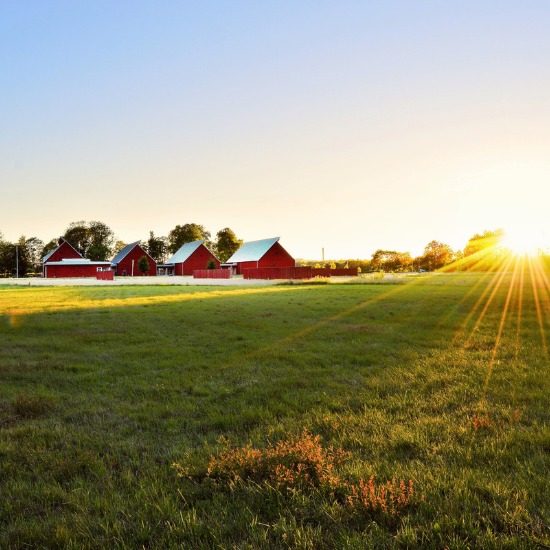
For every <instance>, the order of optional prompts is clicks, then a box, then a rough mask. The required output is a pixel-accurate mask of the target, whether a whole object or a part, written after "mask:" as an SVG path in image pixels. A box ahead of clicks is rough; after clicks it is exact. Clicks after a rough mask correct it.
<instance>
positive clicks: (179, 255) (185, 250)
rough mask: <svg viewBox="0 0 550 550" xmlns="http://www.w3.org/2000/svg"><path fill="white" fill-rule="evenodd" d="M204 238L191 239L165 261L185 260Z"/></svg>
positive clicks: (177, 261) (181, 261) (168, 262)
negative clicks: (200, 239) (198, 239)
mask: <svg viewBox="0 0 550 550" xmlns="http://www.w3.org/2000/svg"><path fill="white" fill-rule="evenodd" d="M205 241H206V239H202V241H193V242H190V243H185V244H184V245H183V246H182V247H181V248H180V249H179V250H178V251H177V252H176V253H175V254H174V255H173V256H172V257H171V258H170V259H169V260H168V261H167V262H166V263H167V264H182V263H183V262H185V261H186V260H187V259H188V258H189V256H191V254H193V252H195V250H197V249H198V248H199V247H200V245H201V244H204V243H205Z"/></svg>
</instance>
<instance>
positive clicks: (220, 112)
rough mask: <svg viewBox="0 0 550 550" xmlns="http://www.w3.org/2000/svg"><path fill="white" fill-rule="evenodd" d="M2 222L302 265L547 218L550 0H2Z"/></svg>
mask: <svg viewBox="0 0 550 550" xmlns="http://www.w3.org/2000/svg"><path fill="white" fill-rule="evenodd" d="M0 13H1V17H0V47H1V48H0V49H1V52H2V53H0V63H1V66H2V69H3V70H2V72H3V74H4V77H5V82H6V83H7V84H4V86H3V99H2V103H1V105H2V107H1V109H2V120H3V132H2V133H1V134H0V186H1V191H2V207H3V208H2V217H1V219H0V231H2V233H3V234H4V236H5V238H6V239H8V240H11V241H15V240H16V239H18V238H19V237H20V236H21V235H23V234H24V235H25V236H26V237H27V238H29V237H38V238H40V239H42V240H43V241H44V242H45V243H46V242H48V241H49V240H50V239H52V238H57V237H58V236H60V235H61V234H62V233H63V231H64V230H65V228H66V227H67V225H68V224H69V223H70V222H74V221H78V220H87V221H90V220H100V221H103V222H105V223H106V224H107V225H109V226H110V227H111V228H112V229H113V231H114V232H115V234H116V236H117V237H118V238H119V239H121V240H123V241H124V242H133V241H135V240H137V239H141V240H142V241H145V240H147V238H148V235H149V231H154V233H155V234H156V235H157V236H165V235H167V234H168V232H169V231H170V229H172V228H173V227H174V226H175V225H177V224H185V223H198V224H202V225H204V226H205V227H206V228H207V229H208V230H209V231H210V232H211V233H212V236H213V237H214V236H215V233H216V232H217V231H219V230H220V229H222V228H224V227H230V228H231V229H232V230H233V231H235V233H236V235H237V237H238V238H240V239H243V240H244V241H245V242H246V241H253V240H258V239H263V238H268V237H270V236H275V235H276V236H281V242H282V245H283V246H284V247H285V249H287V250H288V251H289V252H290V253H291V254H292V255H293V256H295V257H299V258H304V259H317V258H320V257H321V249H322V248H324V249H325V258H326V259H334V260H336V259H345V258H349V259H352V258H360V259H368V258H370V257H371V256H372V254H373V253H374V252H375V250H377V249H386V250H398V251H400V252H410V254H411V256H413V257H415V256H418V255H420V254H421V252H422V250H423V249H424V247H425V246H426V244H428V242H430V241H431V240H434V239H435V240H438V241H441V242H444V243H446V244H448V245H449V246H451V248H453V250H457V249H462V248H463V247H464V246H465V245H466V243H467V242H468V239H469V238H470V237H471V236H472V235H473V234H474V233H480V232H483V231H484V230H494V229H496V228H504V229H505V230H506V231H508V232H510V233H512V234H513V233H522V234H524V235H529V234H532V235H538V236H540V235H542V234H543V233H544V234H547V233H548V222H547V221H546V218H545V209H546V204H547V203H548V201H549V200H550V185H549V181H550V162H549V161H548V159H547V157H548V154H547V152H548V149H549V145H550V126H549V125H548V115H549V114H550V94H548V93H547V92H548V88H549V77H548V76H547V71H546V59H547V58H548V54H549V53H550V37H549V36H548V33H547V28H548V23H550V6H549V5H548V4H547V3H544V2H536V1H531V2H527V3H522V4H521V5H517V4H515V3H511V2H504V3H499V4H498V5H488V4H487V5H479V3H474V2H473V1H467V2H463V3H461V4H460V6H456V5H455V6H452V5H439V4H438V3H436V2H424V3H422V4H421V5H414V6H412V5H409V4H408V3H407V2H404V1H396V2H393V3H391V4H384V5H368V6H365V5H363V4H361V3H356V2H350V3H346V4H345V5H343V4H341V3H339V4H329V3H324V4H319V3H313V2H304V3H302V4H300V5H293V4H290V3H278V4H262V5H261V6H260V5H250V4H246V3H243V2H235V3H232V4H231V5H230V6H229V5H226V4H224V3H221V2H216V3H214V4H209V5H208V6H206V5H191V4H184V5H177V6H174V5H171V4H168V3H160V4H155V5H154V6H153V5H151V4H148V3H145V2H137V3H135V4H133V5H132V10H128V9H127V6H126V4H124V3H122V2H114V3H113V2H109V3H108V2H97V3H94V4H93V5H85V4H79V5H68V4H65V3H63V2H51V3H48V4H47V5H39V4H38V5H30V4H13V3H7V2H2V3H0Z"/></svg>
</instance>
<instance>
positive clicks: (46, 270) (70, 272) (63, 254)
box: [42, 237, 111, 279]
mask: <svg viewBox="0 0 550 550" xmlns="http://www.w3.org/2000/svg"><path fill="white" fill-rule="evenodd" d="M110 268H111V262H96V261H92V260H87V259H86V258H84V257H83V256H82V254H80V252H78V251H76V250H75V249H74V248H73V247H72V246H71V245H70V244H69V243H68V242H67V241H66V240H65V239H63V237H62V238H60V239H59V246H58V247H57V248H56V249H55V250H52V251H51V252H50V253H49V254H46V256H44V258H43V259H42V277H45V278H47V279H53V278H56V277H57V278H62V277H63V278H64V277H95V276H96V273H97V272H98V271H102V270H105V269H110Z"/></svg>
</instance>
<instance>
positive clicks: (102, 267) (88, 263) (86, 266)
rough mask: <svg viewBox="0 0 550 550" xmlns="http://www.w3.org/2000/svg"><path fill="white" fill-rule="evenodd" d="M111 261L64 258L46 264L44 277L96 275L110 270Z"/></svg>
mask: <svg viewBox="0 0 550 550" xmlns="http://www.w3.org/2000/svg"><path fill="white" fill-rule="evenodd" d="M110 269H111V262H96V261H94V260H88V259H86V258H63V259H62V260H60V261H59V262H48V263H46V264H44V273H45V275H44V277H46V278H48V279H56V278H59V279H61V278H67V277H96V275H97V272H98V271H110Z"/></svg>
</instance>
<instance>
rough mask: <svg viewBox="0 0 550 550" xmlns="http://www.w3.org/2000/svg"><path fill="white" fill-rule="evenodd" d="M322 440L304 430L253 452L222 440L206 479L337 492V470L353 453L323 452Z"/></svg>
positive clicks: (180, 469)
mask: <svg viewBox="0 0 550 550" xmlns="http://www.w3.org/2000/svg"><path fill="white" fill-rule="evenodd" d="M320 439H321V438H320V436H318V435H317V436H313V435H312V434H310V433H309V432H308V431H307V429H305V428H304V431H303V432H302V433H301V434H298V435H295V436H293V435H291V434H287V439H284V440H282V441H279V442H277V443H271V442H270V443H269V444H268V446H267V447H266V448H265V449H253V448H252V447H251V446H250V445H247V446H246V447H243V448H240V449H236V448H233V447H232V446H231V444H230V443H229V442H228V441H227V440H222V441H223V443H224V445H225V447H226V449H225V450H224V451H223V452H221V453H219V454H218V456H214V455H211V457H210V463H209V465H208V470H207V474H206V477H208V478H210V479H217V480H224V479H225V480H237V479H243V480H251V481H254V482H256V483H269V484H271V483H273V484H274V485H276V486H277V487H287V488H298V487H323V486H324V487H329V488H334V487H336V486H338V485H339V484H340V479H339V478H338V477H337V476H336V474H335V468H336V466H337V465H339V464H340V463H341V462H342V460H344V459H345V458H347V457H348V456H349V455H350V453H348V452H346V451H343V450H342V449H334V448H333V447H329V448H327V449H324V448H323V447H322V446H321V443H320ZM174 466H175V467H176V469H177V470H178V472H179V474H180V475H185V474H186V473H187V470H186V469H185V468H183V467H182V466H180V465H179V464H174Z"/></svg>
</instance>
